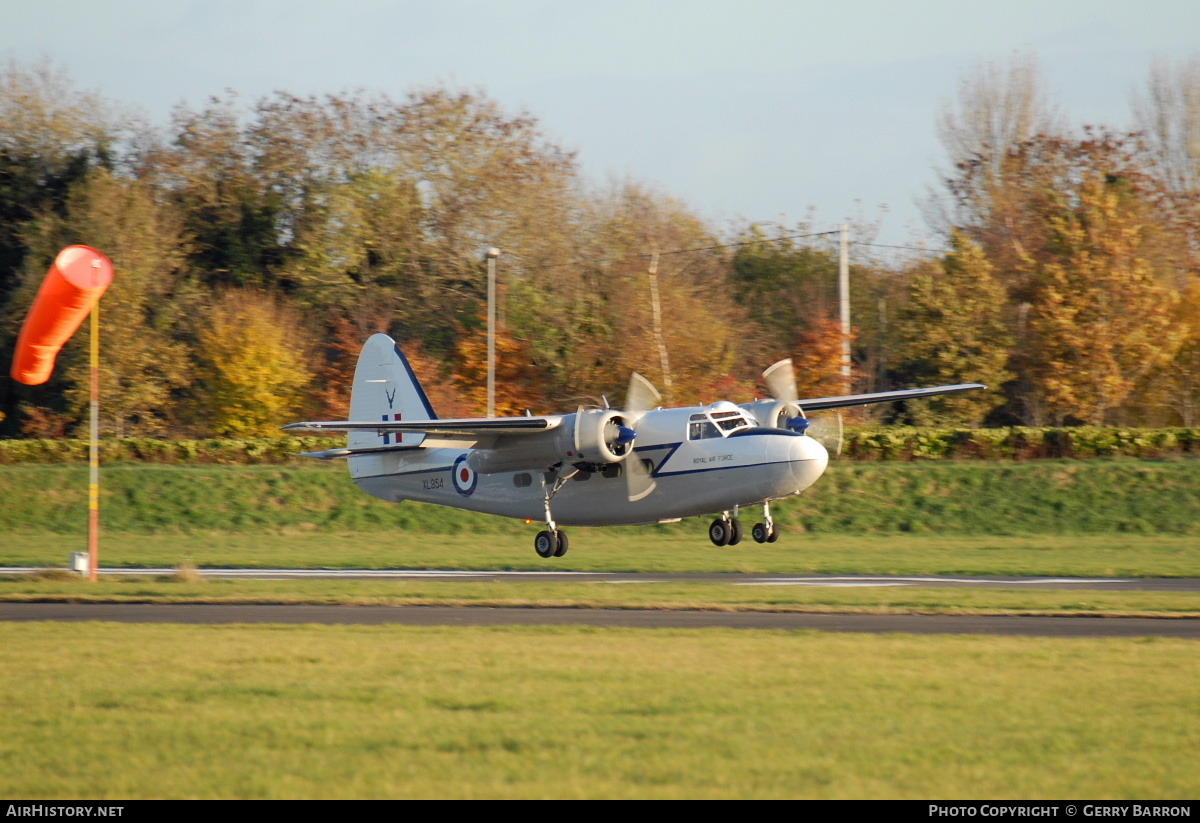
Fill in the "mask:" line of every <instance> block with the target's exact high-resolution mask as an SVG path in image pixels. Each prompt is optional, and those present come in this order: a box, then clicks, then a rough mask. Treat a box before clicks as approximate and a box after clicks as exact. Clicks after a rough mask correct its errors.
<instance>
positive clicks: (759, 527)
mask: <svg viewBox="0 0 1200 823" xmlns="http://www.w3.org/2000/svg"><path fill="white" fill-rule="evenodd" d="M763 520H765V521H766V522H765V523H755V524H754V528H752V529H751V530H750V536H751V537H753V538H754V542H755V543H774V542H775V541H776V540H778V539H779V530H778V529H776V528H775V521H774V520H772V519H771V503H770V501H768V502H766V503H763Z"/></svg>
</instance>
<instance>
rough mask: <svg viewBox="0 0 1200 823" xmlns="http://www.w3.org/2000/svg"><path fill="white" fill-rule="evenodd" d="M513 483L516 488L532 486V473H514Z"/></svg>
mask: <svg viewBox="0 0 1200 823" xmlns="http://www.w3.org/2000/svg"><path fill="white" fill-rule="evenodd" d="M513 485H514V486H516V487H517V488H518V489H523V488H525V487H526V486H532V485H533V475H531V474H530V473H529V472H520V473H519V474H514V475H513Z"/></svg>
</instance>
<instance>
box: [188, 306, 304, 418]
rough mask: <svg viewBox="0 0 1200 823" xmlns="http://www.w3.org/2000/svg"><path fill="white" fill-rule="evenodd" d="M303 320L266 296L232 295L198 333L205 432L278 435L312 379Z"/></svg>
mask: <svg viewBox="0 0 1200 823" xmlns="http://www.w3.org/2000/svg"><path fill="white" fill-rule="evenodd" d="M300 328H301V326H300V321H299V318H297V317H296V316H295V315H294V314H293V313H292V312H290V311H288V310H286V309H284V308H282V307H281V306H280V305H279V304H278V303H276V302H275V301H274V300H273V299H271V298H270V297H268V296H266V295H262V294H258V293H254V292H228V293H226V294H225V295H224V296H223V297H222V298H221V299H219V300H218V301H217V302H216V304H215V305H214V306H213V308H212V310H211V313H210V315H209V317H208V322H207V323H205V324H203V325H202V327H201V329H200V332H199V338H200V352H199V353H198V356H199V359H200V364H201V365H200V375H201V379H202V380H203V382H204V384H205V387H206V389H207V391H206V392H205V393H204V394H203V395H202V396H203V398H204V406H205V408H204V411H205V412H206V416H207V419H206V420H205V421H203V424H204V427H205V428H209V429H211V430H213V431H215V432H218V433H220V434H228V435H236V436H242V437H273V436H279V435H280V434H281V432H280V431H279V427H280V426H282V425H283V424H285V423H287V422H289V421H291V420H294V419H295V418H296V417H297V413H298V409H299V407H300V405H301V404H302V402H303V399H304V392H305V389H306V388H307V386H308V383H309V379H310V369H309V359H310V358H309V346H308V345H307V342H306V341H305V339H304V336H303V335H302V333H301V331H300Z"/></svg>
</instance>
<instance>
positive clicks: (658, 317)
mask: <svg viewBox="0 0 1200 823" xmlns="http://www.w3.org/2000/svg"><path fill="white" fill-rule="evenodd" d="M646 273H647V274H648V275H649V276H650V311H651V313H652V315H653V319H654V342H655V343H656V344H657V345H658V363H659V365H660V366H662V373H663V385H664V386H665V387H666V389H667V397H668V398H670V397H671V396H672V389H671V361H670V359H669V358H668V357H667V344H666V341H665V340H663V333H662V305H661V304H660V302H659V299H658V249H657V248H655V249H654V250H653V251H652V252H651V254H650V268H649V269H647V271H646Z"/></svg>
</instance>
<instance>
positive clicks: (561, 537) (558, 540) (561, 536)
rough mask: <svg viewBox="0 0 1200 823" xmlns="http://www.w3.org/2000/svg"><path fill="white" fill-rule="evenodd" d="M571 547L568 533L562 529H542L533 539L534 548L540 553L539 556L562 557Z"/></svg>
mask: <svg viewBox="0 0 1200 823" xmlns="http://www.w3.org/2000/svg"><path fill="white" fill-rule="evenodd" d="M569 547H570V541H569V540H567V533H566V532H565V531H563V530H562V529H555V530H554V531H540V532H538V533H537V537H535V538H534V539H533V550H534V551H535V552H537V553H538V557H562V556H563V555H564V554H566V553H567V549H568V548H569Z"/></svg>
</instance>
